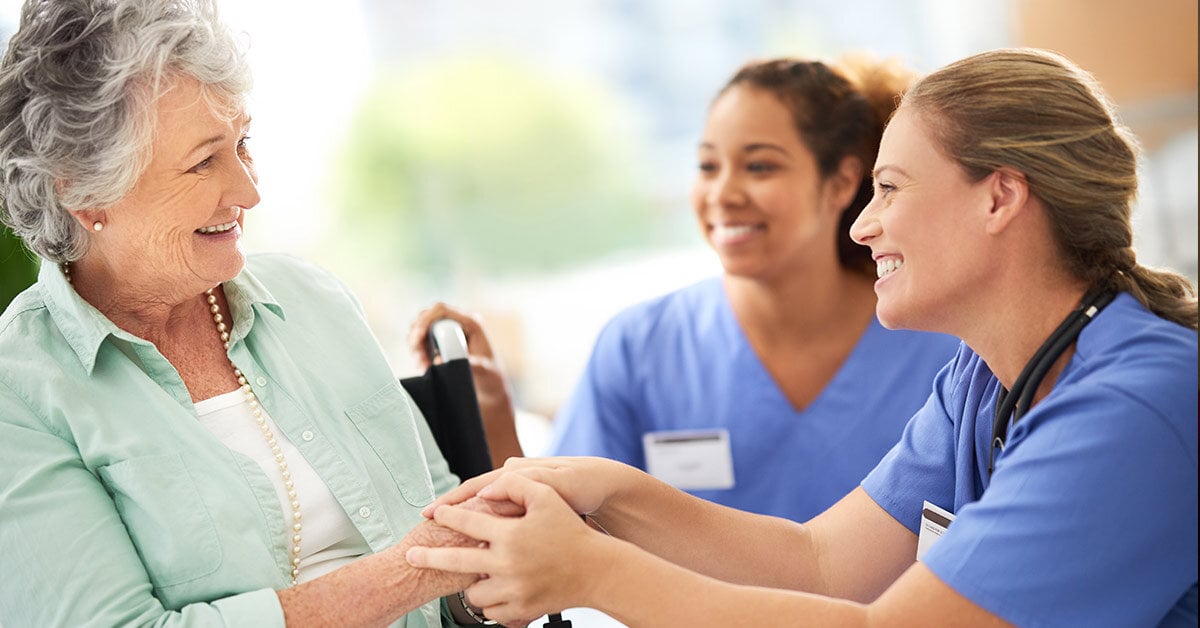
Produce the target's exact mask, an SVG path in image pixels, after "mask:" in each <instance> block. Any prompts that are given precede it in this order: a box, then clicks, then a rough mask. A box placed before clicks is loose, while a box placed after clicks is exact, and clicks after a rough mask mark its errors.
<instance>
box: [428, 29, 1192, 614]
mask: <svg viewBox="0 0 1200 628" xmlns="http://www.w3.org/2000/svg"><path fill="white" fill-rule="evenodd" d="M1136 155H1137V153H1136V145H1135V144H1134V143H1133V141H1132V138H1131V137H1129V135H1128V132H1127V131H1126V130H1125V129H1124V128H1123V127H1121V125H1120V124H1119V123H1118V122H1117V121H1116V120H1115V117H1114V114H1113V111H1112V109H1111V106H1110V105H1109V104H1108V101H1107V99H1106V98H1105V96H1104V94H1103V91H1101V89H1100V87H1099V85H1097V84H1096V83H1095V81H1094V80H1093V79H1092V78H1091V77H1090V76H1088V75H1087V74H1086V73H1085V72H1083V71H1082V70H1080V69H1079V68H1078V67H1076V66H1075V65H1074V64H1072V63H1071V62H1070V61H1068V60H1067V59H1064V58H1062V57H1060V56H1058V55H1054V54H1050V53H1046V52H1042V51H1036V50H1024V49H1022V50H1000V51H993V52H989V53H984V54H980V55H977V56H974V57H970V58H967V59H964V60H962V61H959V62H957V63H954V64H951V65H949V66H947V67H945V68H943V69H941V70H938V71H937V72H934V73H933V74H930V75H929V76H927V77H926V78H924V79H922V80H920V81H919V82H917V83H916V84H915V85H914V86H913V87H912V88H911V89H910V90H909V91H908V92H907V93H906V94H905V96H904V97H903V100H902V101H901V104H900V107H899V109H898V110H897V113H896V114H895V116H894V117H893V118H892V120H891V122H890V123H889V124H888V127H887V130H886V131H885V132H884V135H883V141H882V144H881V146H880V149H879V156H878V158H877V160H876V163H875V168H874V170H873V173H874V180H875V196H874V199H873V200H872V201H871V202H870V204H868V205H867V207H866V209H864V210H863V213H862V214H861V215H860V216H859V217H858V219H857V221H856V222H855V223H854V225H853V227H852V228H851V231H850V233H851V235H853V237H854V239H855V240H856V241H858V242H860V243H863V244H866V245H868V246H870V247H871V251H872V253H873V256H874V259H875V260H876V262H877V263H878V275H879V278H878V280H877V281H876V282H875V292H876V294H877V295H878V297H879V302H878V305H877V309H876V311H877V314H878V316H879V320H880V322H881V323H883V324H884V325H887V326H888V327H904V328H910V329H925V330H933V331H941V332H947V333H952V334H954V335H956V336H958V337H959V338H961V339H962V341H963V344H962V346H961V347H960V348H959V350H958V353H957V355H956V356H955V357H954V359H953V360H952V361H951V362H950V363H949V364H948V365H947V366H946V368H944V369H942V371H941V372H940V373H939V374H938V376H937V378H936V380H935V382H934V390H933V394H932V395H931V396H930V397H929V399H928V400H927V401H926V403H925V405H924V407H922V408H921V409H920V410H919V411H918V412H917V413H916V415H915V416H914V417H913V418H912V420H911V421H910V422H909V424H908V426H907V427H906V428H905V432H904V437H903V438H902V439H901V441H900V442H899V443H898V444H897V445H896V446H895V447H894V448H893V449H892V450H891V452H889V453H888V455H887V456H885V457H884V459H883V461H882V462H880V464H879V465H878V466H877V467H876V468H875V470H874V471H872V472H871V474H870V475H868V476H867V478H866V479H865V480H863V482H862V485H861V486H860V487H859V488H857V489H855V490H854V491H853V492H851V493H850V494H849V495H848V496H846V497H845V498H843V499H842V500H841V501H839V502H838V503H837V504H835V505H834V506H833V507H831V508H830V509H829V510H827V511H825V512H824V513H822V514H820V515H818V516H817V517H815V518H814V519H812V520H811V521H810V522H808V523H806V524H799V523H794V522H791V521H786V520H783V519H775V518H771V517H764V516H758V515H752V514H749V513H745V512H740V511H737V510H733V509H730V508H722V507H719V506H716V505H713V504H710V503H707V502H704V501H701V500H699V499H696V498H693V497H691V496H689V495H686V494H684V493H681V492H679V491H677V490H674V489H672V488H671V487H669V486H666V485H664V484H662V483H661V482H658V481H656V480H654V479H653V478H651V477H649V476H647V475H645V474H643V473H641V472H640V471H637V470H634V469H632V468H630V467H626V466H623V465H620V464H619V463H616V462H612V461H605V460H599V459H588V458H568V459H554V458H550V459H546V460H541V461H539V460H520V459H517V460H513V461H510V462H509V463H508V464H506V468H505V469H504V470H502V471H496V472H493V473H492V474H490V475H484V476H480V477H478V478H475V479H473V480H471V481H469V482H467V483H465V484H464V485H463V486H462V487H460V488H459V489H456V490H455V491H452V492H451V493H450V494H449V495H446V496H444V497H443V498H442V500H441V501H439V502H437V504H438V505H437V506H436V507H433V508H430V509H427V512H429V513H430V514H432V516H433V517H434V518H435V520H437V521H438V522H441V523H443V524H445V525H448V526H450V527H452V528H454V529H455V530H458V531H460V532H463V533H465V534H469V535H471V536H473V537H475V538H478V539H481V540H484V541H487V542H489V545H488V546H486V547H482V548H432V549H425V548H421V547H414V548H413V549H411V550H409V553H408V558H409V560H410V561H412V562H413V563H414V564H418V565H421V566H427V567H437V568H443V569H454V570H459V571H463V572H468V573H485V574H487V575H488V576H489V577H488V578H487V579H483V580H480V581H479V582H477V583H475V584H473V585H471V587H470V588H469V589H468V591H467V597H469V598H470V600H471V602H472V603H475V604H479V605H481V606H483V607H484V610H485V611H486V613H487V614H488V615H489V616H493V617H495V618H496V619H500V620H504V619H507V618H510V617H520V616H530V615H533V614H536V613H537V612H540V611H542V610H544V609H546V608H561V607H568V606H595V607H597V608H599V609H601V610H603V611H605V612H607V613H609V614H610V615H612V616H614V617H616V618H617V619H620V620H622V621H624V622H625V623H627V624H630V625H637V626H647V625H668V624H669V625H679V626H684V625H686V626H733V625H738V626H750V625H753V626H767V625H788V626H800V625H813V626H874V625H886V626H901V625H903V626H930V625H947V626H998V625H1005V624H1007V623H1011V624H1017V625H1023V626H1034V625H1037V626H1154V625H1159V626H1189V625H1190V626H1195V625H1196V616H1197V603H1196V600H1197V596H1196V579H1197V567H1196V552H1197V534H1196V529H1197V520H1196V516H1197V503H1196V479H1197V473H1196V428H1197V424H1196V411H1197V406H1196V402H1197V371H1196V367H1197V339H1196V327H1197V314H1196V292H1195V288H1194V286H1192V285H1191V284H1190V283H1189V282H1188V281H1187V280H1186V279H1184V278H1183V277H1181V276H1179V275H1176V274H1174V273H1171V272H1167V271H1159V270H1153V269H1150V268H1146V267H1144V266H1142V265H1140V264H1138V263H1137V258H1136V256H1135V254H1134V251H1133V249H1132V248H1131V243H1132V231H1131V229H1130V222H1129V212H1130V200H1131V198H1132V197H1133V195H1134V192H1135V191H1136V189H1137V160H1136ZM1060 321H1061V323H1060ZM476 492H478V494H479V495H480V496H483V497H487V498H497V499H512V500H514V501H516V502H518V503H520V504H522V505H524V506H525V507H526V509H527V512H526V514H525V515H524V516H523V517H521V518H519V519H507V520H501V519H497V518H495V517H491V516H488V515H486V514H482V513H478V512H470V511H464V510H462V509H459V508H455V507H453V506H446V505H444V504H446V503H452V502H454V501H457V500H459V499H461V498H463V497H466V496H468V495H474V494H476ZM576 512H581V513H589V514H590V515H591V516H592V517H594V518H595V519H596V521H597V522H598V523H599V524H600V525H602V526H603V527H604V528H605V529H607V530H608V531H609V532H610V533H612V534H613V536H614V537H617V538H619V539H623V540H617V539H614V538H610V537H606V536H603V535H600V534H597V533H595V532H593V531H591V530H589V529H588V528H587V527H585V526H584V525H583V524H582V523H580V522H579V520H578V518H577V517H576V516H575V514H574V513H576ZM530 539H536V542H532V541H531V540H530ZM626 541H629V542H626Z"/></svg>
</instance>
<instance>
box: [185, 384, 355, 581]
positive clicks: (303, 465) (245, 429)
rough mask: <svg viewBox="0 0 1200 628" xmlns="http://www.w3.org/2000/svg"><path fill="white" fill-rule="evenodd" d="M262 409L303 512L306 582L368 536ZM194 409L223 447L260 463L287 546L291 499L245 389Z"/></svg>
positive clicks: (347, 556) (351, 554) (349, 556)
mask: <svg viewBox="0 0 1200 628" xmlns="http://www.w3.org/2000/svg"><path fill="white" fill-rule="evenodd" d="M260 408H261V406H260ZM262 413H263V416H264V417H266V419H267V424H268V425H270V426H271V431H272V432H274V433H275V441H276V443H278V445H279V448H280V449H281V450H283V456H284V459H286V460H287V463H288V469H289V470H290V471H291V472H292V483H293V485H294V486H295V487H296V496H297V499H298V500H299V501H300V513H301V514H302V515H303V516H304V519H303V521H302V523H303V529H302V531H301V532H300V535H301V541H300V577H299V578H298V582H308V581H309V580H312V579H314V578H317V577H319V576H323V575H325V574H327V573H329V572H331V571H333V570H334V569H337V568H338V567H341V566H342V565H345V564H346V563H349V562H352V561H353V560H354V559H356V558H358V557H360V556H362V555H363V554H366V553H367V552H369V551H370V547H369V546H368V545H367V542H366V540H365V539H364V538H363V536H362V534H361V533H360V532H359V531H358V529H357V528H355V527H354V524H353V523H351V522H350V517H348V516H347V515H346V512H345V511H344V510H342V506H341V504H339V503H338V501H337V500H336V499H334V497H333V494H332V493H330V492H329V487H327V486H326V485H325V482H324V481H323V480H321V478H320V476H318V475H317V472H316V470H315V469H313V467H312V465H310V464H309V463H308V461H307V460H305V459H304V456H303V455H301V454H300V450H298V449H296V446H295V445H293V444H292V441H291V440H289V439H288V438H287V437H286V436H284V435H283V433H282V432H280V431H279V428H278V427H276V426H275V422H274V421H272V420H271V416H270V415H269V414H268V413H267V410H266V408H262ZM196 414H197V415H199V417H200V423H201V425H203V426H204V427H205V428H207V429H208V431H209V432H212V434H213V436H216V437H217V439H218V440H220V441H221V442H222V443H224V444H225V446H226V447H228V448H230V449H232V450H233V451H236V452H238V453H240V454H242V455H245V456H248V457H249V458H251V459H253V460H254V461H255V462H257V463H258V466H260V467H262V470H263V473H265V474H266V475H267V478H268V479H270V480H271V484H272V485H274V486H275V494H276V495H277V496H278V497H279V507H280V508H281V509H282V512H283V518H284V521H286V522H287V526H288V528H287V530H278V531H277V533H278V534H279V535H280V536H281V537H282V536H283V535H284V534H287V545H288V547H289V548H290V547H291V525H292V521H291V520H292V506H291V500H290V499H288V496H287V489H285V488H284V486H283V477H282V476H280V474H279V466H278V464H276V462H275V457H274V456H273V455H272V454H271V450H270V448H268V447H267V441H266V439H264V438H263V436H262V432H261V431H259V429H258V423H257V422H256V421H255V419H254V416H253V415H252V414H251V413H250V405H249V402H247V401H246V397H245V395H243V394H242V392H241V391H240V390H235V391H233V392H230V393H225V394H223V395H217V396H216V397H212V398H209V399H205V400H203V401H199V402H196Z"/></svg>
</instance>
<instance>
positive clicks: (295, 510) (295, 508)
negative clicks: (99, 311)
mask: <svg viewBox="0 0 1200 628" xmlns="http://www.w3.org/2000/svg"><path fill="white" fill-rule="evenodd" d="M61 268H62V272H63V276H64V277H65V278H66V280H67V284H69V285H72V286H74V283H73V282H72V281H71V266H70V264H69V263H64V264H62V265H61ZM213 290H214V289H213V288H210V289H208V290H206V291H205V292H204V296H205V300H206V301H207V302H208V309H209V311H210V312H212V317H213V323H215V324H216V326H217V334H218V335H219V336H220V337H221V344H222V345H223V346H224V347H225V353H226V355H228V354H229V328H228V327H227V326H226V325H225V317H224V316H221V306H220V305H218V304H217V295H215V294H213ZM229 366H231V367H233V376H234V377H236V378H237V383H238V385H239V386H241V391H242V394H244V395H245V396H246V403H247V404H249V405H250V414H251V415H253V416H254V421H255V422H256V423H258V429H259V431H260V432H262V435H263V438H264V439H265V440H266V441H267V447H269V448H270V450H271V455H272V456H274V457H275V464H277V465H278V466H279V474H280V476H281V477H282V478H283V486H284V488H286V489H287V496H288V499H289V500H290V501H291V506H292V539H291V541H292V543H291V546H292V551H291V563H292V584H293V585H295V584H296V580H297V578H299V576H300V530H301V528H302V526H301V523H300V520H301V518H302V517H301V515H300V501H299V500H298V499H297V497H296V485H295V483H294V482H293V481H292V472H291V471H290V470H289V469H288V463H287V460H286V459H285V458H284V456H283V450H282V449H280V447H279V443H278V442H277V441H276V440H275V434H274V432H272V431H271V426H270V425H269V424H268V423H267V417H265V416H263V411H262V407H261V406H260V405H259V403H258V396H257V395H255V394H254V389H252V388H251V387H250V383H249V382H247V381H246V376H245V375H244V374H242V371H241V369H239V368H238V367H237V365H236V364H234V363H233V360H230V361H229Z"/></svg>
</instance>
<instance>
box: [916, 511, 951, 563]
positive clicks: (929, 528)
mask: <svg viewBox="0 0 1200 628" xmlns="http://www.w3.org/2000/svg"><path fill="white" fill-rule="evenodd" d="M953 522H954V515H953V514H951V513H950V512H948V511H946V510H943V509H941V508H938V507H937V506H936V505H934V504H931V503H929V502H928V501H926V502H925V505H924V507H922V508H921V534H920V535H919V536H917V560H921V557H922V556H924V555H925V552H928V551H929V548H931V547H933V544H934V543H937V542H938V541H939V540H940V539H941V538H942V535H943V534H945V533H946V530H947V529H948V528H949V527H950V524H951V523H953Z"/></svg>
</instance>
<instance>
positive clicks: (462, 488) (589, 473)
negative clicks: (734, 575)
mask: <svg viewBox="0 0 1200 628" xmlns="http://www.w3.org/2000/svg"><path fill="white" fill-rule="evenodd" d="M641 475H644V474H643V473H642V472H641V471H639V470H637V469H635V468H633V467H630V466H628V465H626V464H623V463H620V462H617V461H615V460H608V459H606V458H591V457H566V456H555V457H551V458H510V459H509V460H508V461H507V462H505V463H504V466H503V467H501V468H499V469H496V470H494V471H489V472H487V473H484V474H482V475H479V476H476V477H473V478H471V479H470V480H467V481H466V482H463V483H462V484H461V485H459V486H458V487H456V488H454V489H453V490H451V491H449V492H447V493H446V494H445V495H442V496H441V497H439V498H438V499H436V500H434V502H433V503H432V504H430V505H428V506H426V507H425V509H424V510H422V511H421V514H422V515H425V516H426V517H431V518H432V517H433V516H434V512H435V511H436V510H437V509H438V507H439V506H444V505H454V504H461V503H464V502H467V501H468V500H470V499H472V498H474V497H476V496H478V497H481V498H483V499H485V500H489V501H490V500H507V499H508V497H507V495H506V494H505V493H504V492H503V491H502V490H501V489H499V488H494V487H493V485H496V484H498V483H499V482H500V481H501V480H503V479H504V478H507V477H509V476H520V477H523V478H527V479H530V480H533V481H535V482H538V483H539V484H544V485H546V486H548V487H550V488H551V489H553V490H554V491H555V492H556V493H557V494H558V495H559V496H560V497H561V498H562V499H563V500H565V501H566V503H567V505H569V506H570V508H571V509H572V510H574V511H575V512H576V513H579V514H581V515H589V514H595V513H597V512H598V511H599V510H600V509H601V508H602V507H603V506H604V502H605V501H607V500H608V499H609V498H610V497H611V496H612V495H614V494H615V493H616V492H617V491H620V490H621V489H622V488H623V487H624V486H626V485H627V484H628V483H630V482H631V481H636V479H637V477H638V476H641Z"/></svg>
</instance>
